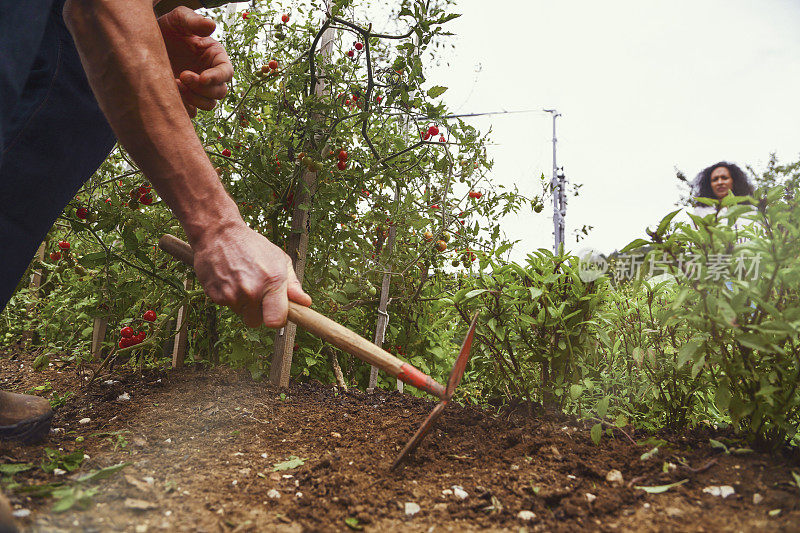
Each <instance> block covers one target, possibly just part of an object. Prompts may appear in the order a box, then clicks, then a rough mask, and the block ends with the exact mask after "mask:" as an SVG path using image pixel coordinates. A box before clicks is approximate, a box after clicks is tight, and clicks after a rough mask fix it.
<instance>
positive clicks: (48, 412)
mask: <svg viewBox="0 0 800 533" xmlns="http://www.w3.org/2000/svg"><path fill="white" fill-rule="evenodd" d="M52 419H53V410H52V409H51V408H50V402H48V401H47V400H45V399H44V398H41V397H39V396H31V395H29V394H15V393H13V392H6V391H0V440H18V441H20V442H24V443H31V442H37V441H40V440H42V439H44V438H45V437H46V436H47V435H48V433H50V421H51V420H52Z"/></svg>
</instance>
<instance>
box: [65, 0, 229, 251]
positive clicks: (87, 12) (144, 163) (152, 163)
mask: <svg viewBox="0 0 800 533" xmlns="http://www.w3.org/2000/svg"><path fill="white" fill-rule="evenodd" d="M64 20H65V22H66V23H67V27H68V28H69V30H70V33H71V34H72V36H73V38H74V40H75V44H76V47H77V49H78V52H79V54H80V57H81V62H82V64H83V67H84V70H85V71H86V74H87V77H88V79H89V83H90V85H91V87H92V90H93V91H94V94H95V97H96V98H97V101H98V103H99V104H100V108H101V109H102V110H103V112H104V113H105V115H106V117H107V119H108V121H109V123H110V125H111V127H112V129H113V130H114V133H115V134H116V135H117V138H118V139H119V140H120V143H121V144H122V145H123V146H124V147H125V148H126V149H127V150H128V151H129V152H130V154H131V156H132V157H133V158H134V160H135V161H136V163H137V164H138V165H139V167H140V168H141V169H142V171H143V172H144V173H145V175H146V176H147V177H148V178H149V179H150V180H151V181H152V183H153V185H155V187H156V189H157V190H158V192H159V193H160V194H161V196H162V197H163V198H164V200H165V201H166V202H167V204H168V205H169V206H170V207H171V208H172V210H173V211H174V212H175V215H176V216H177V217H178V219H179V220H180V221H181V224H183V227H184V229H185V230H186V232H187V236H188V237H189V240H190V241H193V242H194V241H196V240H197V239H199V238H201V237H202V236H203V235H204V234H206V233H207V232H208V231H209V230H210V229H211V228H214V229H215V230H220V229H224V227H225V225H226V222H228V223H229V224H237V223H241V217H240V216H239V212H238V209H237V208H236V204H235V203H234V202H233V200H231V198H230V197H229V196H228V195H227V193H226V192H225V190H224V188H223V187H222V184H221V183H220V181H219V178H218V176H217V174H216V172H214V168H213V166H212V165H211V162H210V161H209V159H208V157H207V156H206V154H205V151H204V149H203V146H202V144H201V143H200V140H199V139H198V138H197V135H196V133H195V130H194V127H193V126H192V122H191V119H190V118H189V115H188V114H187V112H186V110H185V109H184V106H183V103H182V101H181V98H180V94H179V92H178V88H177V86H176V84H175V79H174V77H173V74H172V70H171V67H170V63H169V58H168V57H167V51H166V48H165V45H164V41H163V39H162V37H161V32H160V30H159V28H158V25H157V23H156V19H155V15H154V13H153V3H152V0H103V1H101V0H67V3H66V5H65V8H64Z"/></svg>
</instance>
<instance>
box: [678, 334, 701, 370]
mask: <svg viewBox="0 0 800 533" xmlns="http://www.w3.org/2000/svg"><path fill="white" fill-rule="evenodd" d="M701 345H702V342H701V341H697V340H693V341H689V342H687V343H685V344H684V345H683V346H681V349H680V350H678V362H677V366H678V368H681V367H682V366H683V365H685V364H686V363H687V361H690V360H692V359H693V358H694V354H696V353H697V350H698V349H700V346H701Z"/></svg>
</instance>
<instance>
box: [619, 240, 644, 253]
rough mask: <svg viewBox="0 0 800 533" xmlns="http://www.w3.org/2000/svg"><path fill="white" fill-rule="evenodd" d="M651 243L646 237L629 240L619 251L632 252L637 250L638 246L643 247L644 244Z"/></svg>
mask: <svg viewBox="0 0 800 533" xmlns="http://www.w3.org/2000/svg"><path fill="white" fill-rule="evenodd" d="M648 244H650V241H646V240H644V239H634V240H632V241H631V242H629V243H628V244H627V245H626V246H625V248H623V249H622V250H620V251H619V253H621V254H622V253H625V252H630V251H631V250H636V249H637V248H641V247H642V246H647V245H648Z"/></svg>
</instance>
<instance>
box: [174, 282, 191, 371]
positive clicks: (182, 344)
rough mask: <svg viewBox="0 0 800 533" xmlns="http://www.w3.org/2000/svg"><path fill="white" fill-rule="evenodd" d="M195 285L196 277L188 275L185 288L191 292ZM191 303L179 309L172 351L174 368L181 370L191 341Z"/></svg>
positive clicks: (184, 283) (184, 284)
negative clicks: (189, 320)
mask: <svg viewBox="0 0 800 533" xmlns="http://www.w3.org/2000/svg"><path fill="white" fill-rule="evenodd" d="M193 285H194V276H192V275H191V274H187V275H186V280H185V281H184V282H183V288H184V289H186V290H187V291H188V290H191V289H192V287H193ZM188 318H189V303H188V302H187V303H186V305H184V306H183V307H181V308H180V309H178V320H177V324H176V326H175V329H176V331H177V332H178V335H177V338H176V339H175V346H174V347H173V349H172V368H180V367H182V366H183V361H184V359H186V344H187V342H188V340H189V328H188V324H187V322H188Z"/></svg>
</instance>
